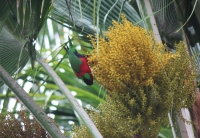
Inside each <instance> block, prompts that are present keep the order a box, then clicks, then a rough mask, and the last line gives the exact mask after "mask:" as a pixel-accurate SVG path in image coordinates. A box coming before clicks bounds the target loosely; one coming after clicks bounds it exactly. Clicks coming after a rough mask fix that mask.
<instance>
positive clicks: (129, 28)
mask: <svg viewBox="0 0 200 138" xmlns="http://www.w3.org/2000/svg"><path fill="white" fill-rule="evenodd" d="M105 37H106V39H104V38H102V37H100V38H99V42H98V45H99V46H98V47H97V46H96V45H97V44H96V39H95V38H93V39H91V42H92V44H93V46H94V48H95V49H94V50H93V52H92V53H91V56H90V57H89V64H90V65H91V68H92V72H93V74H94V76H95V77H96V80H97V81H98V82H100V83H101V84H102V85H103V86H104V87H105V88H106V89H107V90H108V91H109V92H111V91H117V92H122V90H123V91H124V89H126V88H133V87H137V86H148V85H150V84H152V83H153V77H154V76H155V75H156V74H157V73H158V72H159V71H160V70H162V69H163V68H165V66H166V65H167V63H168V61H170V60H171V59H173V58H175V57H176V56H177V55H174V54H172V53H167V52H165V47H163V45H162V44H161V43H159V44H157V45H155V40H154V39H152V35H151V34H149V33H148V32H147V31H146V30H144V29H143V28H142V27H139V26H134V25H133V24H132V23H131V22H129V21H127V20H126V19H125V17H123V16H122V23H117V22H116V21H113V26H112V27H110V28H109V30H108V32H107V33H106V34H105ZM154 45H155V46H154ZM160 62H162V64H161V63H160Z"/></svg>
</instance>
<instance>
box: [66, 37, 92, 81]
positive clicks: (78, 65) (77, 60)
mask: <svg viewBox="0 0 200 138" xmlns="http://www.w3.org/2000/svg"><path fill="white" fill-rule="evenodd" d="M68 38H69V37H68ZM64 49H65V50H66V52H67V53H68V58H69V62H70V64H71V67H72V69H73V71H74V73H75V75H76V76H77V77H78V78H79V79H82V80H83V81H84V82H85V83H86V84H87V85H92V84H93V76H92V72H91V69H90V67H89V65H88V61H87V58H86V57H85V56H84V55H82V54H80V53H78V51H77V50H76V49H75V47H74V46H73V44H72V42H71V39H70V38H69V47H68V46H67V47H64Z"/></svg>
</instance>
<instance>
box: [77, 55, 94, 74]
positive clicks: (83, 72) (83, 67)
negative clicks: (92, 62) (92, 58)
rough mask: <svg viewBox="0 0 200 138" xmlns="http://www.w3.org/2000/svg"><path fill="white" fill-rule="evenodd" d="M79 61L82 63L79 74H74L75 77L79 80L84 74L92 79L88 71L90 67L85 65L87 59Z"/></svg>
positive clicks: (83, 58) (82, 58)
mask: <svg viewBox="0 0 200 138" xmlns="http://www.w3.org/2000/svg"><path fill="white" fill-rule="evenodd" d="M79 59H80V60H81V61H82V64H81V66H80V72H79V73H77V72H74V73H75V75H76V76H77V77H78V78H80V77H83V76H84V74H85V73H88V74H90V77H91V78H93V77H92V73H91V69H90V67H89V65H88V63H87V59H86V58H85V57H81V58H79Z"/></svg>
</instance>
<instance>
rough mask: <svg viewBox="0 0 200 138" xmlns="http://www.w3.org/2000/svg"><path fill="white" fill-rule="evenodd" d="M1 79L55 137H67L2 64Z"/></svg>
mask: <svg viewBox="0 0 200 138" xmlns="http://www.w3.org/2000/svg"><path fill="white" fill-rule="evenodd" d="M0 78H1V80H2V81H3V82H4V83H5V84H6V85H7V86H8V87H9V88H10V89H11V90H12V91H13V93H14V94H15V95H16V96H17V97H18V98H19V100H20V101H21V102H22V103H23V104H24V105H25V106H26V107H27V109H28V110H29V111H30V112H31V113H32V114H33V115H34V116H35V118H36V119H37V120H38V122H39V123H40V124H41V125H42V127H43V128H44V129H45V130H46V131H47V132H48V133H49V135H51V137H53V138H65V136H64V135H63V134H62V133H61V132H60V130H59V129H58V127H57V126H56V125H55V124H54V122H52V120H51V119H50V118H49V117H48V116H47V115H46V114H45V113H44V111H43V110H42V109H41V108H40V107H39V106H38V105H37V104H36V103H35V101H34V100H33V99H32V98H31V97H30V96H29V95H28V94H27V93H26V92H25V90H24V89H23V88H22V87H21V86H20V85H19V84H18V83H17V82H16V80H14V79H13V78H12V77H11V76H10V75H9V74H8V73H7V72H6V70H5V69H4V68H3V67H2V66H1V65H0Z"/></svg>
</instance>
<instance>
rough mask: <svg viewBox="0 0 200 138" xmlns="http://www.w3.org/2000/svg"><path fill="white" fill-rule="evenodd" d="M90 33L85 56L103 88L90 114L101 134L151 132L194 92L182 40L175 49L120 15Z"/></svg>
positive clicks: (152, 136) (79, 133)
mask: <svg viewBox="0 0 200 138" xmlns="http://www.w3.org/2000/svg"><path fill="white" fill-rule="evenodd" d="M90 38H91V42H92V44H93V46H94V50H93V51H92V53H91V55H90V57H89V58H88V60H89V64H90V66H91V69H92V72H93V74H94V76H95V78H96V80H97V81H98V82H99V83H100V84H102V86H103V87H105V88H106V90H107V91H108V95H107V98H106V102H105V103H102V104H101V105H99V107H98V109H99V111H100V114H99V113H98V112H96V111H91V112H90V116H91V118H92V119H93V121H94V122H95V124H96V125H97V128H98V129H99V130H100V132H101V133H102V135H103V136H104V137H106V138H107V137H119V138H121V137H134V135H135V136H136V135H137V136H138V137H139V136H141V137H144V138H147V137H148V138H156V137H157V136H158V133H159V130H160V127H161V124H164V123H168V116H167V114H168V113H169V112H171V111H173V113H174V116H176V115H180V111H181V108H189V107H191V106H192V105H193V103H194V101H195V97H196V91H195V89H196V86H195V85H194V79H195V77H196V66H195V64H194V60H193V58H192V57H190V56H189V55H188V53H187V50H186V47H185V45H184V43H183V42H180V43H178V44H175V48H176V52H175V54H173V53H171V52H169V51H168V50H167V49H166V47H165V46H164V45H162V44H161V43H158V44H156V42H155V39H154V37H153V35H152V34H151V33H148V32H147V31H145V30H144V29H143V28H141V27H139V26H134V25H133V24H132V23H131V22H129V21H127V20H126V19H125V17H123V16H122V22H121V23H117V22H115V21H114V22H113V26H112V27H110V28H109V30H108V32H107V33H106V34H105V38H102V37H99V42H98V47H97V46H96V45H97V43H96V39H97V38H92V37H90ZM74 132H75V133H74V135H73V136H72V138H79V137H82V138H92V136H91V135H90V133H89V132H88V131H87V129H86V127H84V126H82V127H80V128H79V127H75V130H74Z"/></svg>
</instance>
